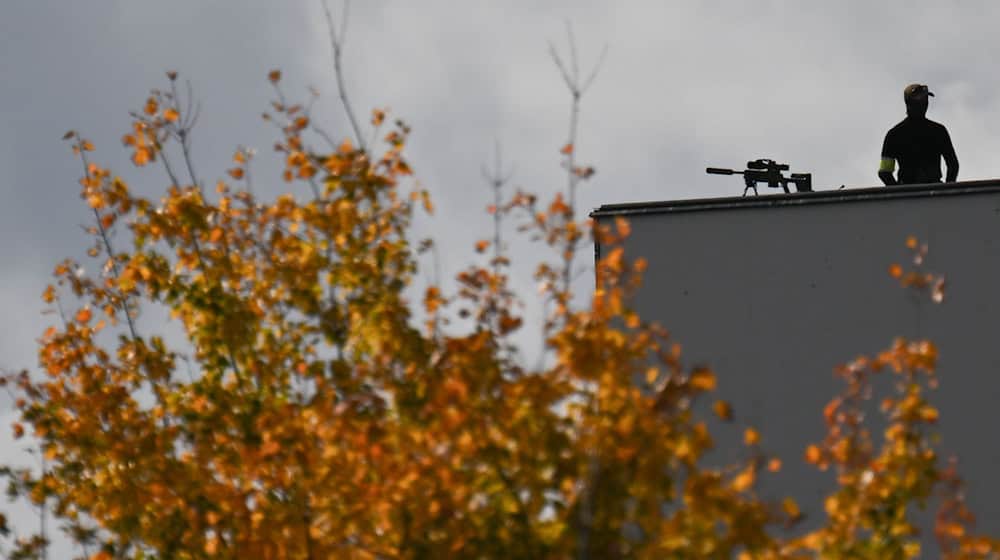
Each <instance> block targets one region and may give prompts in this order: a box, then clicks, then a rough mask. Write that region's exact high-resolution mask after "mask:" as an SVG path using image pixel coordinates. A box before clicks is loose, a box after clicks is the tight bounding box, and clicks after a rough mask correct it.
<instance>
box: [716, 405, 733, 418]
mask: <svg viewBox="0 0 1000 560" xmlns="http://www.w3.org/2000/svg"><path fill="white" fill-rule="evenodd" d="M712 410H713V411H714V412H715V415H716V416H718V417H719V418H721V419H722V420H725V421H726V422H729V421H731V420H732V419H733V406H732V405H731V404H729V403H728V402H726V401H715V404H713V405H712Z"/></svg>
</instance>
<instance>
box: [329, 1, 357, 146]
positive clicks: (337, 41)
mask: <svg viewBox="0 0 1000 560" xmlns="http://www.w3.org/2000/svg"><path fill="white" fill-rule="evenodd" d="M321 3H322V4H323V12H324V14H326V24H327V27H328V28H329V30H330V48H331V49H332V50H333V72H334V76H335V77H336V79H337V91H338V92H339V93H340V103H341V105H343V107H344V112H345V113H347V120H348V121H350V123H351V128H352V129H353V130H354V137H355V138H356V139H357V142H358V146H359V147H360V148H361V150H362V151H364V150H365V138H364V136H363V135H362V134H361V126H360V125H358V119H357V118H356V117H355V116H354V109H352V108H351V103H350V100H349V99H348V98H347V90H346V87H345V85H344V69H343V67H342V66H341V63H340V58H341V56H340V55H341V53H342V52H343V47H344V37H345V35H346V33H347V14H348V5H349V4H350V0H344V4H343V10H342V11H341V22H340V25H341V27H340V36H339V37H338V35H337V28H336V26H335V25H334V22H333V16H332V15H331V14H330V6H329V5H328V3H327V0H322V1H321Z"/></svg>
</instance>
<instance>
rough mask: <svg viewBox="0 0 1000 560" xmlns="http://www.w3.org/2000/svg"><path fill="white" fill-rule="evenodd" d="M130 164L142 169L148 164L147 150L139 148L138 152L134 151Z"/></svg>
mask: <svg viewBox="0 0 1000 560" xmlns="http://www.w3.org/2000/svg"><path fill="white" fill-rule="evenodd" d="M132 163H134V164H136V165H137V166H139V167H142V166H143V165H146V164H147V163H149V149H148V148H139V149H138V150H136V151H135V153H134V154H132Z"/></svg>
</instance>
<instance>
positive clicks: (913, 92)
mask: <svg viewBox="0 0 1000 560" xmlns="http://www.w3.org/2000/svg"><path fill="white" fill-rule="evenodd" d="M928 95H929V96H931V97H934V94H933V93H931V92H930V91H928V90H927V86H926V85H924V84H910V85H908V86H906V89H904V90H903V101H906V102H907V103H909V102H910V101H914V100H916V99H920V98H921V97H922V98H924V99H927V96H928Z"/></svg>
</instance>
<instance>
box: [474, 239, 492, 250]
mask: <svg viewBox="0 0 1000 560" xmlns="http://www.w3.org/2000/svg"><path fill="white" fill-rule="evenodd" d="M489 246H490V242H489V241H487V240H485V239H480V240H479V241H476V252H477V253H482V252H483V251H485V250H486V249H487V248H488V247H489Z"/></svg>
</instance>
